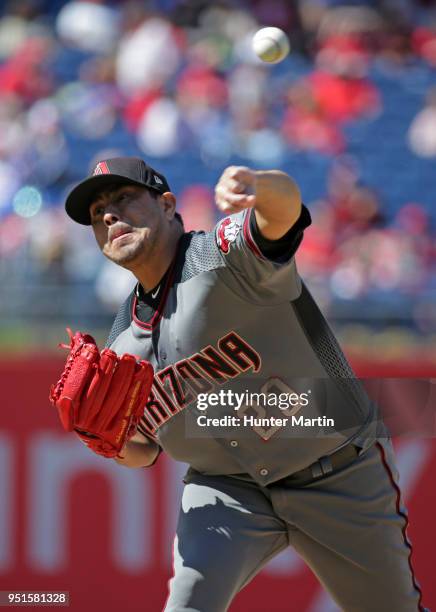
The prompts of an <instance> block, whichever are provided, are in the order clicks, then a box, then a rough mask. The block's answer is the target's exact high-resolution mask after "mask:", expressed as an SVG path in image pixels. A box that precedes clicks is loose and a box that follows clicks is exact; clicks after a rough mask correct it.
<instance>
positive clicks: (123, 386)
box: [49, 329, 153, 457]
mask: <svg viewBox="0 0 436 612" xmlns="http://www.w3.org/2000/svg"><path fill="white" fill-rule="evenodd" d="M67 331H68V334H69V336H70V340H71V341H70V345H65V344H64V345H61V346H63V347H64V348H68V349H69V351H70V353H69V355H68V357H67V362H66V364H65V368H64V371H63V372H62V375H61V377H60V379H59V380H58V382H57V383H56V384H55V385H53V386H52V388H51V390H50V396H49V397H50V401H51V402H52V404H54V405H55V406H56V408H57V410H58V413H59V417H60V419H61V422H62V425H63V427H64V429H65V430H66V431H75V432H76V434H77V435H78V436H79V438H80V439H81V440H82V441H83V442H84V443H85V444H86V445H87V446H88V447H89V448H90V449H91V450H92V451H94V452H95V453H97V454H99V455H103V456H104V457H117V456H119V454H120V451H121V449H122V448H123V447H124V445H125V443H126V442H127V441H128V440H129V439H130V438H131V437H132V436H133V435H134V434H135V433H136V431H137V425H138V422H139V419H140V418H141V416H142V415H143V414H144V406H145V404H146V402H147V399H148V396H149V394H150V389H151V385H152V383H153V367H152V365H151V364H150V363H149V362H148V361H138V359H137V358H136V357H134V356H133V355H123V356H122V357H118V355H117V354H116V353H114V351H112V350H110V349H106V348H105V349H103V350H102V351H101V352H100V351H99V349H98V347H97V344H96V342H95V340H94V338H93V337H92V336H90V335H88V334H82V333H81V332H76V333H75V334H73V333H72V331H71V330H70V329H67Z"/></svg>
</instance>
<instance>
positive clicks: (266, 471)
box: [259, 468, 268, 476]
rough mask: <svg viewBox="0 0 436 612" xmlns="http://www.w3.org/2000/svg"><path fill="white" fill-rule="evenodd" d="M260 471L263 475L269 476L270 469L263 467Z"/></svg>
mask: <svg viewBox="0 0 436 612" xmlns="http://www.w3.org/2000/svg"><path fill="white" fill-rule="evenodd" d="M259 473H260V475H261V476H268V470H267V469H266V468H262V469H261V470H260V472H259Z"/></svg>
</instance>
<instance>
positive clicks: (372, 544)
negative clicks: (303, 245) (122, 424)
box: [108, 208, 423, 612]
mask: <svg viewBox="0 0 436 612" xmlns="http://www.w3.org/2000/svg"><path fill="white" fill-rule="evenodd" d="M309 223H310V215H309V213H308V211H307V210H306V209H305V208H303V211H302V214H301V216H300V219H299V220H298V222H297V223H296V225H295V226H294V227H293V228H292V230H290V232H288V234H287V236H286V237H285V238H284V239H283V240H282V241H274V245H276V243H277V244H278V245H279V246H280V244H279V243H280V242H282V245H281V248H280V249H278V250H277V249H275V248H274V249H271V248H270V247H271V244H268V241H265V240H264V239H262V237H261V235H260V233H259V231H258V229H257V227H256V223H255V215H254V214H253V212H252V211H250V210H248V211H244V212H242V213H238V214H235V215H231V216H229V217H227V218H225V219H223V220H222V221H220V222H219V223H218V224H217V226H216V227H215V229H214V231H212V232H191V233H187V234H184V235H183V236H182V238H181V240H180V242H179V245H178V249H177V253H176V256H175V258H174V261H173V263H172V265H171V267H170V269H169V270H168V272H167V273H166V275H165V277H164V279H163V280H162V282H161V283H160V284H159V285H158V287H156V288H155V289H154V290H153V291H152V292H149V294H147V295H144V294H143V292H142V291H141V288H140V287H138V288H137V290H136V291H134V292H132V294H131V295H130V296H129V297H128V299H127V300H126V302H125V303H124V305H123V306H122V308H121V309H120V312H119V314H118V316H117V318H116V320H115V322H114V325H113V328H112V332H111V334H110V337H109V340H108V346H111V348H112V349H114V350H115V351H116V352H117V353H118V354H122V353H125V352H127V353H133V354H135V355H138V356H140V357H142V358H145V359H148V360H149V361H150V362H151V363H152V364H153V366H154V368H155V372H156V380H155V382H154V385H153V391H152V394H151V397H150V401H149V402H148V404H147V406H146V408H145V411H144V417H143V419H142V422H141V425H140V431H141V432H142V433H143V434H144V435H147V436H151V437H153V438H154V439H155V440H156V441H157V442H158V443H159V445H160V446H161V447H162V448H163V449H164V450H165V451H166V452H167V453H168V454H169V455H171V456H172V457H173V458H174V459H177V460H180V461H184V462H186V463H188V464H189V465H190V466H191V468H190V470H189V471H188V474H187V475H186V476H185V483H186V487H185V489H184V494H183V499H182V505H181V509H180V514H179V521H178V526H177V534H176V538H175V542H174V575H173V578H172V579H171V580H170V589H169V596H168V599H167V602H166V605H165V611H166V612H223V611H225V610H227V609H228V607H229V605H230V603H231V601H232V600H233V598H234V596H235V595H236V594H237V593H238V591H239V590H240V589H242V588H243V587H244V586H245V585H246V584H247V583H248V582H249V581H250V580H251V579H252V578H253V577H254V576H255V575H256V574H257V573H258V572H259V571H260V569H261V568H262V567H263V566H264V565H265V564H266V563H267V562H268V560H269V559H271V558H272V557H273V556H274V555H276V554H277V553H278V552H280V551H281V550H282V549H284V548H285V547H286V546H288V545H289V544H291V545H293V546H294V548H295V549H296V550H297V551H298V552H299V554H300V555H301V556H302V557H303V558H304V559H305V561H306V562H307V563H308V565H309V566H310V567H311V568H312V570H313V571H314V573H315V574H316V575H317V576H318V578H319V580H320V581H321V583H322V584H323V585H324V586H325V587H326V588H327V589H328V590H329V592H330V593H331V595H332V596H333V598H334V599H335V601H336V602H337V603H338V605H340V606H341V608H342V609H344V610H347V611H350V612H351V611H353V612H382V611H383V612H385V610H396V611H398V612H410V611H412V610H417V609H418V610H423V607H422V604H421V593H420V590H419V586H418V584H417V582H416V580H415V577H414V575H413V572H412V566H411V563H410V557H411V547H410V543H409V542H408V540H407V538H406V536H405V529H406V525H407V518H406V513H405V510H404V508H403V506H402V504H401V498H400V492H399V488H398V484H397V473H396V470H395V466H394V461H393V455H392V448H391V446H390V443H389V441H388V440H387V439H383V440H381V441H378V442H377V443H376V444H373V442H374V437H375V432H374V428H375V427H374V424H375V423H376V419H375V414H374V409H373V406H372V405H371V403H370V402H369V401H368V399H367V397H366V395H365V394H364V393H363V391H362V390H361V388H360V386H359V384H358V383H357V381H355V380H354V377H353V373H352V371H351V369H350V367H349V365H348V364H347V361H346V359H345V358H344V355H343V354H342V351H341V349H340V348H339V346H338V344H337V342H336V340H335V338H334V336H333V334H332V333H331V331H330V329H329V327H328V325H327V323H326V321H325V319H324V318H323V316H322V314H321V313H320V311H319V309H318V307H317V306H316V304H315V302H314V300H313V299H312V297H311V295H310V293H309V291H308V290H307V288H306V287H305V286H304V284H303V283H302V281H301V279H300V278H299V276H298V273H297V270H296V266H295V260H294V254H295V251H296V249H297V248H298V245H299V244H300V242H301V239H302V235H303V230H304V228H305V227H307V225H309ZM274 245H273V246H274ZM326 382H327V383H328V384H327V385H326V384H325V383H326ZM217 389H221V390H228V389H233V390H238V391H244V389H249V390H250V391H255V392H263V391H266V392H271V394H272V395H274V394H277V392H283V391H284V390H286V391H288V392H289V393H291V392H292V393H296V395H297V396H298V397H300V398H301V397H302V395H303V393H307V394H308V393H309V391H311V392H312V397H311V399H310V401H309V402H307V403H303V402H302V401H300V402H299V403H297V405H296V406H294V407H293V408H292V409H290V410H289V411H285V414H289V415H290V416H289V418H291V416H296V417H297V416H298V417H301V416H303V418H304V419H307V421H308V422H309V423H310V424H311V425H310V427H309V428H307V429H303V428H301V433H300V435H298V428H297V431H296V432H294V431H293V430H292V435H290V434H289V432H290V431H291V430H290V429H289V427H286V426H283V427H280V426H278V427H277V428H274V427H266V428H265V427H263V425H262V424H261V425H260V426H257V425H253V426H248V427H244V428H238V427H237V426H235V427H234V428H233V427H230V429H229V432H228V433H229V435H227V434H226V431H225V430H226V427H224V426H223V427H218V428H214V427H209V428H208V430H207V432H199V431H198V428H197V429H196V428H195V422H196V419H197V417H198V414H199V404H198V398H199V397H200V394H209V395H211V394H212V393H213V392H215V391H216V390H217ZM209 395H208V396H209ZM220 397H221V396H220ZM223 397H224V398H225V397H226V396H223ZM306 397H308V395H306ZM254 408H255V412H256V411H257V415H259V414H270V413H271V414H272V413H274V410H275V409H276V407H275V406H272V407H271V406H269V405H268V406H267V408H265V406H264V405H258V406H257V407H256V406H255V407H254ZM250 410H251V411H252V410H253V405H252V404H251V405H250V406H249V407H248V408H247V405H246V404H241V407H240V409H239V410H238V411H237V412H236V413H235V410H234V409H233V408H232V407H231V406H228V405H226V403H225V402H224V401H220V402H218V403H217V404H216V405H213V406H212V405H211V406H209V407H208V408H207V411H206V413H207V416H208V417H217V418H218V420H219V418H220V417H222V416H223V415H224V417H230V416H231V413H232V411H233V414H238V415H241V414H245V415H247V416H249V414H250ZM294 413H295V414H294ZM321 415H322V416H323V417H325V418H330V417H331V418H332V420H337V421H338V422H340V425H339V426H336V427H335V428H334V431H333V432H332V433H331V435H329V429H328V425H325V423H324V421H323V420H322V418H321ZM303 422H305V421H303ZM341 447H343V449H344V450H345V451H347V452H348V451H349V450H350V449H351V450H354V451H355V452H356V454H355V455H354V460H352V459H351V458H350V461H349V463H348V464H346V465H344V466H342V468H339V469H337V470H336V471H333V472H331V473H328V474H327V475H324V476H322V477H317V478H314V479H312V482H308V483H306V484H304V485H302V484H297V485H296V484H295V480H292V479H293V478H294V476H291V477H289V475H294V474H295V473H296V472H298V473H299V474H301V472H300V471H301V470H302V469H304V468H307V466H312V464H313V465H318V464H321V461H322V459H325V458H326V456H327V455H331V454H332V453H334V452H335V451H336V450H338V449H341ZM356 449H359V455H358V454H357V452H358V451H357V450H356ZM320 459H321V460H320ZM318 460H320V461H318ZM306 471H307V470H306ZM309 471H310V470H309ZM286 477H288V478H286ZM274 606H275V604H274V603H273V602H271V601H270V602H266V603H265V609H269V610H278V609H286V610H293V609H294V608H293V607H292V597H291V594H290V600H289V601H287V602H286V603H285V606H284V608H282V607H281V608H276V607H274Z"/></svg>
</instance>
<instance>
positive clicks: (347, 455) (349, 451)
mask: <svg viewBox="0 0 436 612" xmlns="http://www.w3.org/2000/svg"><path fill="white" fill-rule="evenodd" d="M360 450H361V449H360V448H359V447H357V446H354V444H347V446H344V447H343V448H340V449H339V450H337V451H336V452H335V453H332V454H331V455H326V456H325V457H321V458H320V459H318V461H315V463H312V465H309V467H307V468H304V469H303V470H300V471H299V472H295V473H294V474H291V475H290V476H286V477H285V478H281V479H280V480H278V481H276V482H274V483H272V484H273V485H277V484H281V483H283V484H287V485H291V486H298V487H301V486H303V485H307V484H309V483H311V482H314V481H315V480H319V479H320V478H323V477H324V476H327V475H329V474H333V472H336V471H337V470H340V469H341V468H343V467H345V466H346V465H348V464H349V463H351V462H352V461H354V459H356V458H357V456H358V455H359V453H360Z"/></svg>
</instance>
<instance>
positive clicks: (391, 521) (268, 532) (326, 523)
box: [165, 440, 424, 612]
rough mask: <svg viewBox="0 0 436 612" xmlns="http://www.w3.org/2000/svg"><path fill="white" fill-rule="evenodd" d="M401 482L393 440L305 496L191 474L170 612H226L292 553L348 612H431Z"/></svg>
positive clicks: (182, 512) (176, 550)
mask: <svg viewBox="0 0 436 612" xmlns="http://www.w3.org/2000/svg"><path fill="white" fill-rule="evenodd" d="M397 482H398V474H397V471H396V468H395V464H394V457H393V450H392V447H391V444H390V442H389V441H386V440H382V441H379V442H377V443H376V444H374V445H373V446H372V447H371V448H370V449H369V450H367V451H366V452H365V453H364V454H363V455H360V456H359V457H357V459H355V460H354V461H353V462H352V463H351V464H349V465H347V466H346V467H345V468H342V469H340V470H339V471H337V472H334V473H332V474H329V475H327V476H325V477H323V478H322V479H320V480H318V481H316V482H313V483H311V484H309V485H306V486H304V487H301V488H291V487H289V486H287V485H286V483H284V482H283V481H282V482H280V483H277V484H273V485H270V486H269V487H261V486H259V485H257V484H255V483H252V482H246V481H243V480H238V479H236V478H233V477H231V476H204V475H201V474H199V473H197V472H190V473H189V477H188V478H187V480H186V486H185V489H184V493H183V497H182V508H181V510H180V516H179V521H178V526H177V534H176V538H175V542H174V576H173V578H172V579H171V580H170V583H169V596H168V599H167V603H166V606H165V612H224V611H225V610H227V609H228V607H229V605H230V603H231V601H232V599H233V598H234V596H235V595H236V594H237V593H238V591H240V590H241V589H242V588H243V587H244V586H245V585H246V584H247V583H248V582H249V581H250V580H251V579H252V578H253V577H254V576H255V575H256V574H257V573H258V572H259V571H260V570H261V569H262V568H263V567H264V565H265V564H266V563H267V562H268V561H269V560H270V559H271V558H272V557H274V555H276V554H277V553H279V552H280V551H282V550H283V549H284V548H285V547H287V546H289V545H291V546H293V547H294V549H295V550H296V551H297V553H299V554H300V555H301V557H302V558H303V559H304V560H305V561H306V563H307V564H308V565H309V566H310V568H311V569H312V570H313V572H314V573H315V574H316V576H317V577H318V579H319V580H320V582H321V583H322V585H323V586H324V587H325V589H326V590H327V591H328V592H329V593H330V594H331V596H332V597H333V599H334V600H335V601H336V603H337V604H338V605H339V607H340V608H341V609H343V610H346V612H416V611H417V610H424V608H423V607H422V605H421V592H420V589H419V586H418V584H417V582H416V580H415V577H414V574H413V570H412V566H411V560H410V556H411V547H410V544H409V542H408V540H407V536H406V534H405V530H406V526H407V518H406V513H405V510H404V508H403V507H402V506H401V501H400V491H399V488H398V484H397ZM287 606H288V607H287V610H289V611H292V610H293V608H292V593H290V598H289V603H288V604H287ZM265 609H269V610H273V608H272V607H271V602H270V603H269V604H268V602H265ZM280 610H282V608H280Z"/></svg>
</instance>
